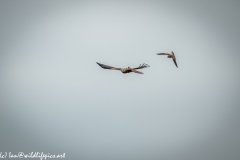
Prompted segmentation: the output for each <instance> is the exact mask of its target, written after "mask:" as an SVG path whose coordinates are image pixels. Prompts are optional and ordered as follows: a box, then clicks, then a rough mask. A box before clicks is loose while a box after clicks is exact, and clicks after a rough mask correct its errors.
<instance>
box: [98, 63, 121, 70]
mask: <svg viewBox="0 0 240 160" xmlns="http://www.w3.org/2000/svg"><path fill="white" fill-rule="evenodd" d="M96 63H97V64H98V65H99V66H100V67H102V68H103V69H112V70H121V68H115V67H112V66H107V65H105V64H101V63H98V62H96Z"/></svg>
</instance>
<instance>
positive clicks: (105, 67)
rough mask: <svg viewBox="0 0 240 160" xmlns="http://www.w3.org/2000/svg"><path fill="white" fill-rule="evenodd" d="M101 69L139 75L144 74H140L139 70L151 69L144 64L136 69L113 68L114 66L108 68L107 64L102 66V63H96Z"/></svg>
mask: <svg viewBox="0 0 240 160" xmlns="http://www.w3.org/2000/svg"><path fill="white" fill-rule="evenodd" d="M96 63H97V64H98V65H99V66H100V67H102V68H103V69H111V70H120V71H121V72H122V73H124V74H126V73H131V72H134V73H138V74H143V73H142V72H139V71H137V69H143V68H147V67H150V66H149V65H147V64H145V63H143V64H142V65H141V64H140V65H139V67H136V68H130V67H128V68H116V67H112V66H107V65H105V64H101V63H98V62H96Z"/></svg>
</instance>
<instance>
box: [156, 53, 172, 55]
mask: <svg viewBox="0 0 240 160" xmlns="http://www.w3.org/2000/svg"><path fill="white" fill-rule="evenodd" d="M157 55H171V54H170V53H157Z"/></svg>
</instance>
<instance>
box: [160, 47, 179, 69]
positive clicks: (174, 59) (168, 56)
mask: <svg viewBox="0 0 240 160" xmlns="http://www.w3.org/2000/svg"><path fill="white" fill-rule="evenodd" d="M157 55H167V58H172V60H173V62H174V63H175V65H176V67H177V68H178V65H177V61H176V59H177V58H176V57H175V54H174V52H173V51H172V54H170V53H157Z"/></svg>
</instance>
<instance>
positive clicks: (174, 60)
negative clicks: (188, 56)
mask: <svg viewBox="0 0 240 160" xmlns="http://www.w3.org/2000/svg"><path fill="white" fill-rule="evenodd" d="M173 62H174V63H175V65H176V67H177V68H178V65H177V61H176V59H173Z"/></svg>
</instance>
